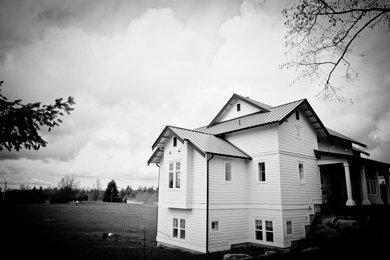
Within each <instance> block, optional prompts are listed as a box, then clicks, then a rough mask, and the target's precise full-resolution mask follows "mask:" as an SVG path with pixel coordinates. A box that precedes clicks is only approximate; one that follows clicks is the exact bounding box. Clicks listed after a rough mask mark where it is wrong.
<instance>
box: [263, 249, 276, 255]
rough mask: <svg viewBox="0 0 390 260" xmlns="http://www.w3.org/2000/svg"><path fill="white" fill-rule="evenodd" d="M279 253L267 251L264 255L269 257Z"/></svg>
mask: <svg viewBox="0 0 390 260" xmlns="http://www.w3.org/2000/svg"><path fill="white" fill-rule="evenodd" d="M277 253H278V252H276V251H272V250H270V251H266V252H265V253H264V255H266V256H268V255H274V254H277Z"/></svg>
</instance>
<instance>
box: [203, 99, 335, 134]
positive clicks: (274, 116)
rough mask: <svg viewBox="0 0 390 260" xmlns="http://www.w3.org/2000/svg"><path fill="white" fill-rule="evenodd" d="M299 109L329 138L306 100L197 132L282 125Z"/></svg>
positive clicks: (318, 130) (224, 132)
mask: <svg viewBox="0 0 390 260" xmlns="http://www.w3.org/2000/svg"><path fill="white" fill-rule="evenodd" d="M297 109H300V110H301V111H302V112H303V113H304V114H305V115H306V116H307V118H308V120H309V121H310V122H311V124H312V125H313V127H314V128H315V129H316V131H317V132H319V135H320V136H327V135H328V134H329V133H328V131H327V129H326V127H325V126H324V125H323V123H322V122H321V120H320V119H319V117H318V116H317V114H316V113H315V112H314V110H313V108H312V107H311V106H310V104H309V102H308V101H307V100H306V99H301V100H297V101H293V102H290V103H287V104H283V105H280V106H276V107H270V108H269V111H268V112H265V113H262V112H259V113H255V114H251V115H247V116H243V117H239V118H235V119H231V120H228V121H224V122H221V123H218V124H215V125H213V126H211V127H210V126H205V127H201V128H198V129H196V130H198V131H201V132H204V133H210V134H214V135H220V134H226V133H232V132H236V131H241V130H245V129H249V128H253V127H257V126H262V125H267V124H273V123H279V124H282V123H283V122H284V121H285V120H286V119H287V118H288V117H290V116H291V115H292V114H293V113H294V112H295V111H296V110H297Z"/></svg>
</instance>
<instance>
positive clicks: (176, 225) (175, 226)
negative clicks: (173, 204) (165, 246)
mask: <svg viewBox="0 0 390 260" xmlns="http://www.w3.org/2000/svg"><path fill="white" fill-rule="evenodd" d="M178 233H179V221H178V219H177V218H174V219H173V230H172V237H176V238H177V235H178Z"/></svg>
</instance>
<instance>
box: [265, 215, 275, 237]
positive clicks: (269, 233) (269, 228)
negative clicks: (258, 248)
mask: <svg viewBox="0 0 390 260" xmlns="http://www.w3.org/2000/svg"><path fill="white" fill-rule="evenodd" d="M265 240H266V241H268V242H274V228H273V224H272V221H267V220H266V221H265Z"/></svg>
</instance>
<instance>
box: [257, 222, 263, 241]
mask: <svg viewBox="0 0 390 260" xmlns="http://www.w3.org/2000/svg"><path fill="white" fill-rule="evenodd" d="M255 237H256V240H263V221H262V220H258V219H256V220H255Z"/></svg>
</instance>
